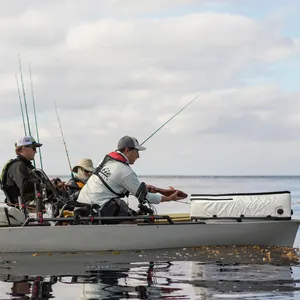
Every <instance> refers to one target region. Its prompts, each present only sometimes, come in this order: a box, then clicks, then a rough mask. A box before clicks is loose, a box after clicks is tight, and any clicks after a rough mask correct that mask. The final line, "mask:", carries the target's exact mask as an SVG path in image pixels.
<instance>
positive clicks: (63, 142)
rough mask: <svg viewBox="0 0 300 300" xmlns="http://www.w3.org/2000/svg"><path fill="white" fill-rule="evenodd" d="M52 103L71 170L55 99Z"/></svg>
mask: <svg viewBox="0 0 300 300" xmlns="http://www.w3.org/2000/svg"><path fill="white" fill-rule="evenodd" d="M53 103H54V107H55V111H56V116H57V121H58V125H59V128H60V133H61V136H62V140H63V143H64V147H65V151H66V155H67V159H68V163H69V167H70V170H71V171H72V167H71V162H70V158H69V153H68V149H67V144H66V141H65V138H64V133H63V130H62V127H61V123H60V119H59V114H58V110H57V106H56V103H55V100H53Z"/></svg>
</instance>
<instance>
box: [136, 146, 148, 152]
mask: <svg viewBox="0 0 300 300" xmlns="http://www.w3.org/2000/svg"><path fill="white" fill-rule="evenodd" d="M134 148H135V149H136V150H139V151H144V150H146V149H147V148H146V147H143V146H136V147H134Z"/></svg>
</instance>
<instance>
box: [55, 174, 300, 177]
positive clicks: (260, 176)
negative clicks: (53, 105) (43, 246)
mask: <svg viewBox="0 0 300 300" xmlns="http://www.w3.org/2000/svg"><path fill="white" fill-rule="evenodd" d="M138 176H139V177H143V178H145V177H146V178H170V177H178V178H298V177H299V178H300V175H138ZM49 177H50V178H53V177H70V175H68V174H67V175H49Z"/></svg>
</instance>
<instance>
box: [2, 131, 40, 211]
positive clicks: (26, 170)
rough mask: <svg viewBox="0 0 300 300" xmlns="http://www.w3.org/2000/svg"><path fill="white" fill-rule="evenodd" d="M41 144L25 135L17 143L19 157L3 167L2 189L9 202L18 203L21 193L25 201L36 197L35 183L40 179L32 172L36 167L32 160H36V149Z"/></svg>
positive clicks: (16, 148) (16, 150)
mask: <svg viewBox="0 0 300 300" xmlns="http://www.w3.org/2000/svg"><path fill="white" fill-rule="evenodd" d="M41 146H42V144H40V143H37V142H36V141H35V139H34V138H33V137H31V136H24V137H22V138H20V139H19V140H18V141H17V142H16V143H15V152H16V155H17V157H16V158H15V159H11V160H10V161H9V162H8V163H7V164H6V165H5V166H4V167H3V169H2V174H1V182H2V189H3V190H4V192H5V194H6V202H7V203H8V204H13V205H14V204H18V197H19V196H21V195H22V196H23V197H24V201H25V202H27V201H31V200H33V199H34V198H35V184H38V181H37V180H36V179H35V178H34V177H33V175H32V174H31V170H32V169H34V166H33V165H32V164H31V161H32V160H34V156H35V154H36V149H37V148H38V147H41Z"/></svg>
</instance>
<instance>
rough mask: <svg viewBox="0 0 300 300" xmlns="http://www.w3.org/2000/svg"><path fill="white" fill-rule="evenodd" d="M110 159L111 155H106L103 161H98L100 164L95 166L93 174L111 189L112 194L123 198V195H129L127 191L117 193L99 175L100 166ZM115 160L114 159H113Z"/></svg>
mask: <svg viewBox="0 0 300 300" xmlns="http://www.w3.org/2000/svg"><path fill="white" fill-rule="evenodd" d="M110 159H113V158H112V157H110V156H109V155H106V156H105V157H104V159H103V161H102V162H101V163H100V165H99V166H98V167H97V168H96V170H95V171H94V172H93V174H94V175H96V176H97V177H98V178H99V179H100V180H101V181H102V183H103V184H104V185H105V187H106V188H107V189H108V190H109V191H111V192H112V193H113V194H115V195H117V196H118V197H120V198H123V197H125V196H126V197H128V196H129V192H128V191H127V192H126V193H122V194H119V193H117V192H115V191H114V190H113V189H112V188H111V187H110V186H109V185H108V184H107V183H106V182H105V180H104V179H103V178H102V177H101V176H100V175H99V172H101V170H102V168H103V167H104V165H105V164H106V163H107V162H108V161H109V160H110ZM113 160H115V159H113Z"/></svg>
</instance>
